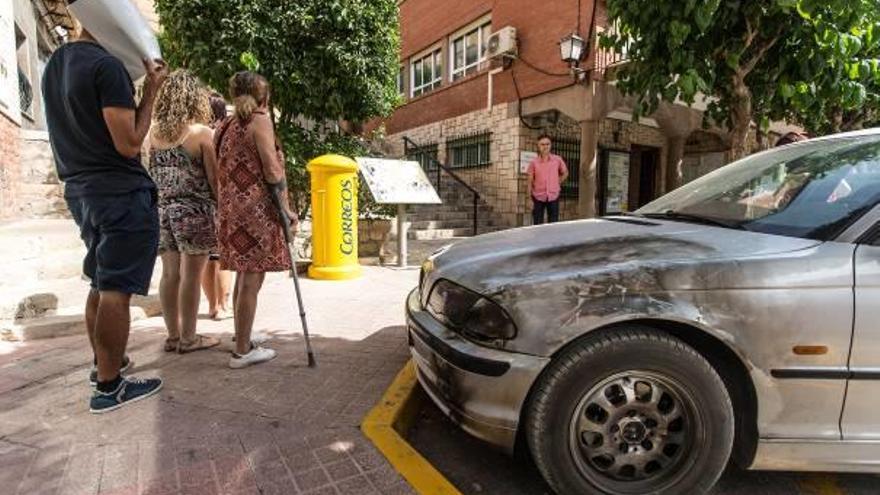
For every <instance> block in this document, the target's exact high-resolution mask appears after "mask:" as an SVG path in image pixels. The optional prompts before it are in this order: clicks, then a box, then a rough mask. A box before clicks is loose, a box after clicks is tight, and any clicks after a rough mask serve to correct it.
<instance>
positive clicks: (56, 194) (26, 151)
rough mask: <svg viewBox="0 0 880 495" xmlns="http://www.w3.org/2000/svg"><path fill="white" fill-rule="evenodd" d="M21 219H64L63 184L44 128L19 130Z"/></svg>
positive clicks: (19, 209) (65, 207)
mask: <svg viewBox="0 0 880 495" xmlns="http://www.w3.org/2000/svg"><path fill="white" fill-rule="evenodd" d="M21 134H22V135H21V195H20V197H19V201H18V211H19V214H18V216H19V217H21V218H64V217H68V216H69V215H70V213H69V212H68V210H67V205H66V204H65V203H64V187H63V185H62V184H61V182H60V181H59V180H58V175H57V174H56V172H55V160H54V158H53V155H52V148H51V146H50V145H49V135H48V133H46V132H45V131H22V133H21Z"/></svg>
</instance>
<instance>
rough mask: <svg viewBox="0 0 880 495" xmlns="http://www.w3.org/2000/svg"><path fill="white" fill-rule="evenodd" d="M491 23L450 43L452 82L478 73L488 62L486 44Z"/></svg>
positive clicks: (480, 26) (480, 25)
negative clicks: (482, 65)
mask: <svg viewBox="0 0 880 495" xmlns="http://www.w3.org/2000/svg"><path fill="white" fill-rule="evenodd" d="M491 27H492V22H491V21H485V22H482V23H480V24H478V25H476V26H474V27H472V28H470V29H468V30H466V31H465V32H463V33H461V34H460V35H457V36H453V37H452V39H451V40H450V41H449V53H450V54H451V56H450V58H451V62H452V63H451V64H450V77H449V79H450V81H456V80H458V79H461V78H462V77H464V76H466V75H469V74H473V73H474V72H476V71H478V70H479V69H480V67H481V64H484V63H485V62H486V60H487V59H486V44H487V43H488V42H489V35H490V34H491Z"/></svg>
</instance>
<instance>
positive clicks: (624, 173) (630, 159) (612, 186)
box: [599, 145, 660, 215]
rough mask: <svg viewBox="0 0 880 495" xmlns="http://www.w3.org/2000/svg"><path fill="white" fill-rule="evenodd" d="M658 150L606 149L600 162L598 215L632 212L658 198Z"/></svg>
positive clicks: (636, 148)
mask: <svg viewBox="0 0 880 495" xmlns="http://www.w3.org/2000/svg"><path fill="white" fill-rule="evenodd" d="M659 171H660V149H659V148H655V147H650V146H638V145H633V146H632V147H631V149H630V150H629V151H624V150H613V149H605V150H602V152H601V162H600V163H599V179H600V188H599V214H600V215H615V214H619V213H624V212H628V211H634V210H636V209H638V208H640V207H642V206H644V205H645V204H647V203H649V202H650V201H652V200H653V199H654V198H656V197H657V174H658V173H659Z"/></svg>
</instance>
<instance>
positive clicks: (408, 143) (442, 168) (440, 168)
mask: <svg viewBox="0 0 880 495" xmlns="http://www.w3.org/2000/svg"><path fill="white" fill-rule="evenodd" d="M420 148H421V147H420V146H419V145H418V144H416V143H415V141H413V140H412V139H410V138H408V137H406V136H404V137H403V154H404V155H406V156H407V157H409V156H410V153H409V151H410V150H417V149H420ZM428 158H429V160H430V161H431V163H432V164H433V165H434V166H435V167H436V168H437V194H440V173H441V172H446V174H447V175H449V176H450V177H452V178H453V179H454V180H455V181H456V182H458V183H459V184H461V185H462V186H463V187H464V188H465V189H467V190H468V191H470V193H471V194H473V195H474V204H473V206H474V235H477V225H478V223H479V222H478V217H477V215H478V210H479V208H478V207H479V204H480V193H479V192H477V190H476V189H474V188H473V187H472V186H471V185H470V184H468V183H467V182H465V181H464V180H463V179H462V178H461V177H459V176H458V175H457V174H456V173H455V172H453V171H452V170H451V169H450V168H449V167H447V166H446V165H444V164H442V163H440V161H439V160H438V159H437V157H436V156H430V155H428ZM447 160H448V157H447Z"/></svg>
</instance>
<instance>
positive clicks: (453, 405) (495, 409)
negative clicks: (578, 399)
mask: <svg viewBox="0 0 880 495" xmlns="http://www.w3.org/2000/svg"><path fill="white" fill-rule="evenodd" d="M406 319H407V327H408V333H409V346H410V352H411V353H412V357H413V362H414V363H415V365H416V370H417V376H418V379H419V382H420V383H421V384H422V387H423V388H424V389H425V391H426V392H427V393H428V395H429V396H430V397H431V399H432V400H433V401H434V402H435V403H436V404H437V406H438V407H439V408H440V409H441V410H442V411H443V412H444V413H445V414H446V415H447V416H449V418H450V419H452V420H453V421H454V422H455V423H457V424H458V425H460V426H461V428H462V429H464V430H465V431H467V432H468V433H470V434H471V435H473V436H475V437H477V438H480V439H482V440H484V441H486V442H489V443H490V444H493V445H495V446H498V447H501V448H502V449H504V450H506V451H507V452H508V453H512V452H513V448H514V445H515V443H516V432H517V427H518V425H519V419H520V411H521V410H522V407H523V404H524V403H525V400H526V396H527V395H528V393H529V390H530V389H531V387H532V384H533V383H534V382H535V380H536V379H537V378H538V375H539V374H540V373H541V370H543V369H544V367H545V366H546V365H547V363H549V362H550V359H548V358H542V357H537V356H530V355H526V354H518V353H513V352H506V351H503V350H497V349H490V348H487V347H483V346H480V345H477V344H474V343H472V342H470V341H468V340H466V339H464V338H462V337H461V336H460V335H459V334H457V333H455V332H453V331H451V330H449V329H448V328H446V327H445V326H444V325H443V324H442V323H440V322H439V321H437V319H435V318H434V317H433V316H431V315H430V314H429V313H428V312H427V311H424V310H423V309H422V308H421V304H420V303H419V298H418V291H417V290H414V291H413V292H411V293H410V295H409V297H408V298H407V302H406Z"/></svg>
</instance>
